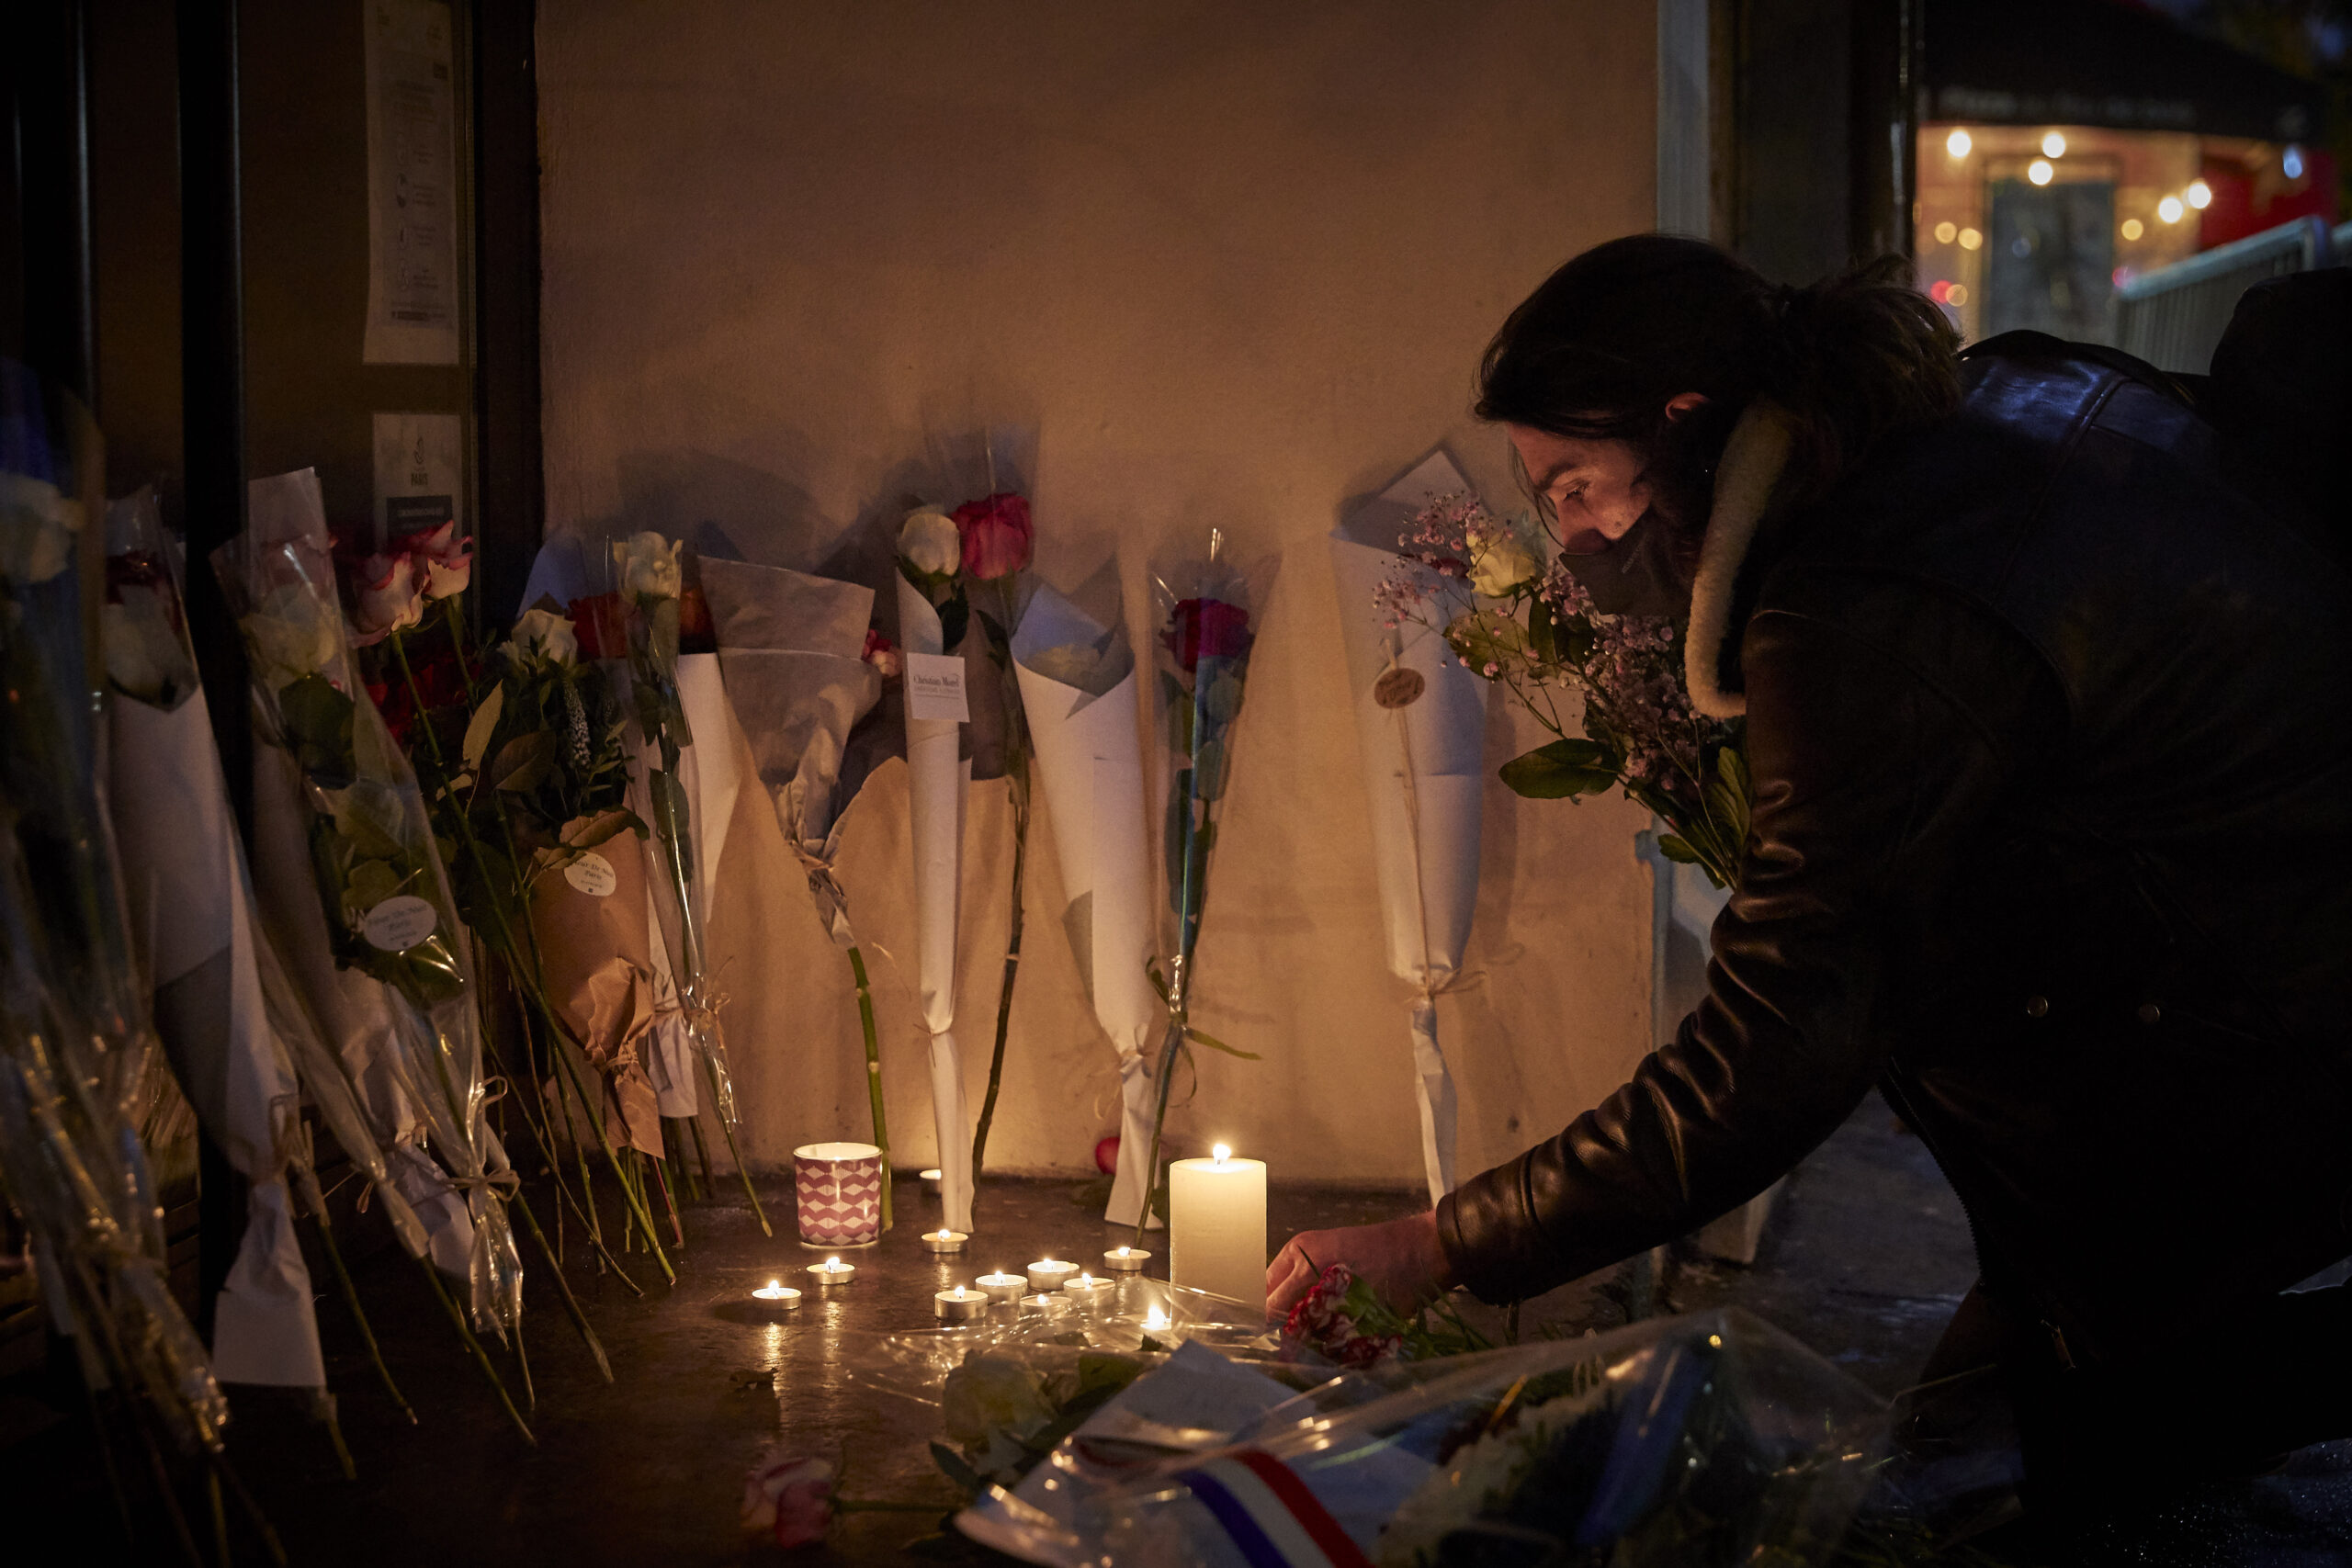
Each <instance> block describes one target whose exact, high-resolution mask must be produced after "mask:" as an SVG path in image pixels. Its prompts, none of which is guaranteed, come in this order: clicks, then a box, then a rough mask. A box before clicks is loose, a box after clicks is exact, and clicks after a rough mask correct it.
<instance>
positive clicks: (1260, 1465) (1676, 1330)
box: [1079, 1309, 1884, 1568]
mask: <svg viewBox="0 0 2352 1568" xmlns="http://www.w3.org/2000/svg"><path fill="white" fill-rule="evenodd" d="M1430 1365H1431V1366H1432V1368H1433V1369H1436V1371H1435V1375H1433V1376H1431V1377H1430V1379H1429V1381H1427V1382H1422V1383H1420V1384H1419V1386H1415V1387H1410V1388H1408V1389H1405V1390H1403V1391H1401V1392H1398V1393H1392V1394H1388V1395H1386V1396H1385V1397H1382V1398H1379V1399H1375V1400H1373V1401H1372V1402H1370V1403H1368V1404H1363V1405H1360V1406H1358V1407H1356V1408H1354V1409H1351V1410H1344V1411H1342V1412H1340V1413H1339V1414H1337V1415H1333V1416H1322V1417H1317V1418H1315V1419H1312V1420H1307V1421H1303V1422H1298V1423H1295V1424H1293V1425H1291V1426H1289V1427H1284V1428H1281V1429H1261V1431H1259V1432H1258V1433H1255V1434H1253V1435H1252V1436H1251V1437H1250V1438H1248V1439H1246V1440H1245V1441H1244V1442H1242V1443H1240V1444H1238V1445H1237V1446H1235V1447H1233V1448H1230V1449H1227V1450H1223V1451H1222V1452H1219V1453H1216V1454H1213V1455H1208V1456H1204V1457H1200V1458H1188V1459H1183V1460H1177V1461H1169V1462H1168V1463H1166V1464H1163V1465H1161V1466H1159V1468H1158V1469H1156V1470H1155V1471H1154V1472H1151V1473H1150V1474H1148V1475H1144V1476H1138V1477H1136V1479H1134V1480H1132V1481H1130V1482H1128V1483H1125V1485H1123V1486H1122V1487H1121V1488H1120V1489H1119V1491H1118V1492H1117V1494H1116V1495H1114V1496H1111V1497H1108V1498H1105V1499H1103V1501H1102V1502H1101V1503H1100V1504H1099V1505H1098V1506H1096V1507H1095V1508H1094V1509H1092V1510H1091V1512H1090V1517H1088V1518H1087V1519H1085V1520H1083V1521H1081V1525H1080V1532H1079V1533H1080V1535H1081V1537H1082V1538H1083V1539H1084V1540H1085V1541H1086V1544H1087V1546H1088V1549H1089V1550H1090V1551H1091V1553H1093V1554H1094V1555H1095V1556H1096V1557H1097V1558H1098V1559H1099V1560H1101V1561H1107V1562H1117V1563H1120V1564H1122V1565H1125V1564H1128V1563H1136V1564H1150V1565H1155V1568H1159V1565H1166V1568H1176V1565H1180V1564H1181V1565H1185V1568H1193V1565H1201V1568H1205V1565H1210V1564H1217V1565H1223V1564H1238V1563H1251V1564H1262V1563H1305V1562H1327V1561H1368V1562H1374V1563H1377V1564H1380V1565H1381V1568H1422V1565H1430V1564H1437V1563H1441V1562H1460V1561H1508V1562H1537V1561H1544V1562H1607V1563H1609V1564H1611V1568H1669V1565H1671V1568H1706V1565H1711V1564H1723V1565H1724V1568H1730V1565H1732V1564H1740V1563H1751V1562H1778V1561H1786V1562H1813V1561H1818V1560H1820V1558H1821V1556H1822V1555H1823V1554H1825V1553H1826V1551H1829V1550H1830V1549H1831V1548H1832V1547H1833V1546H1834V1545H1835V1544H1836V1542H1837V1540H1838V1538H1839V1536H1840V1535H1841V1533H1842V1532H1843V1530H1844V1529H1845V1526H1846V1524H1847V1522H1848V1520H1849V1518H1850V1517H1852V1514H1853V1510H1854V1507H1855V1505H1856V1503H1857V1502H1858V1500H1859V1499H1860V1496H1861V1495H1862V1493H1863V1490H1864V1488H1865V1487H1866V1485H1867V1483H1868V1481H1869V1470H1870V1465H1871V1462H1872V1461H1873V1459H1874V1458H1875V1455H1876V1451H1877V1445H1878V1442H1879V1439H1880V1437H1881V1435H1882V1434H1883V1427H1884V1406H1883V1403H1882V1402H1881V1401H1880V1400H1879V1399H1878V1398H1877V1396H1876V1395H1874V1394H1872V1393H1870V1392H1869V1391H1868V1390H1867V1389H1864V1388H1862V1387H1861V1386H1860V1384H1858V1383H1856V1382H1853V1381H1852V1380H1851V1379H1850V1378H1849V1377H1847V1376H1846V1374H1844V1373H1843V1372H1841V1371H1838V1369H1837V1368H1835V1367H1833V1366H1831V1365H1830V1364H1829V1363H1828V1362H1826V1361H1824V1360H1822V1359H1820V1358H1819V1357H1818V1356H1815V1354H1814V1353H1813V1352H1812V1351H1810V1350H1808V1349H1806V1348H1804V1346H1802V1345H1800V1344H1798V1343H1797V1342H1796V1341H1795V1340H1793V1339H1791V1338H1790V1337H1787V1336H1786V1335H1784V1334H1781V1332H1780V1331H1779V1330H1777V1329H1775V1328H1773V1327H1771V1326H1770V1325H1769V1324H1766V1323H1764V1322H1762V1321H1761V1320H1759V1319H1757V1318H1755V1317H1752V1316H1749V1315H1748V1314H1745V1313H1743V1312H1740V1311H1738V1310H1736V1309H1733V1310H1729V1311H1724V1312H1713V1313H1702V1314H1692V1315H1690V1316H1685V1317H1674V1318H1657V1319H1652V1320H1649V1321H1647V1322H1644V1323H1638V1324H1634V1325H1630V1326H1628V1327H1625V1328H1622V1329H1619V1330H1617V1331H1616V1332H1614V1333H1611V1334H1607V1335H1602V1336H1599V1337H1592V1338H1587V1339H1568V1340H1555V1341H1550V1342H1547V1343H1544V1344H1541V1345H1532V1346H1521V1347H1517V1348H1512V1349H1510V1350H1500V1351H1494V1352H1490V1353H1487V1354H1485V1355H1480V1356H1476V1357H1468V1358H1464V1359H1462V1361H1460V1362H1459V1363H1449V1362H1437V1363H1431V1364H1430ZM1316 1551H1322V1552H1324V1553H1325V1555H1324V1556H1320V1557H1318V1556H1316V1555H1314V1552H1316ZM1498 1553H1500V1554H1503V1555H1500V1556H1498V1555H1496V1554H1498Z"/></svg>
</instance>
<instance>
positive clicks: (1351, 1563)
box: [1178, 1449, 1372, 1568]
mask: <svg viewBox="0 0 2352 1568" xmlns="http://www.w3.org/2000/svg"><path fill="white" fill-rule="evenodd" d="M1178 1479H1179V1480H1181V1481H1182V1482H1183V1483H1184V1484H1185V1485H1186V1486H1188V1487H1190V1488H1191V1489H1192V1493H1193V1496H1195V1497H1197V1498H1199V1499H1200V1501H1201V1503H1202V1506H1204V1507H1206V1508H1207V1509H1208V1511H1209V1512H1210V1513H1211V1514H1213V1515H1215V1516H1216V1522H1217V1524H1218V1526H1219V1527H1220V1528H1222V1529H1224V1531H1225V1533H1226V1535H1227V1538H1228V1539H1230V1540H1232V1542H1233V1544H1234V1545H1235V1547H1237V1548H1238V1549H1239V1551H1240V1552H1241V1555H1242V1556H1243V1557H1244V1558H1245V1559H1247V1560H1248V1561H1249V1562H1250V1568H1372V1560H1371V1559H1370V1558H1368V1557H1366V1556H1365V1555H1364V1554H1363V1548H1362V1547H1359V1546H1358V1545H1356V1543H1355V1542H1354V1541H1353V1540H1350V1539H1349V1537H1348V1532H1347V1531H1346V1530H1344V1529H1340V1521H1339V1520H1337V1519H1335V1518H1333V1517H1331V1514H1330V1510H1329V1509H1328V1508H1326V1507H1324V1506H1323V1505H1322V1504H1321V1503H1319V1502H1317V1501H1316V1498H1315V1494H1314V1493H1312V1492H1309V1491H1308V1490H1307V1489H1306V1483H1304V1482H1302V1481H1301V1480H1299V1478H1298V1477H1297V1476H1296V1475H1295V1474H1293V1473H1292V1472H1291V1469H1290V1467H1289V1466H1288V1465H1286V1464H1284V1463H1283V1461H1280V1460H1278V1459H1276V1458H1274V1456H1273V1455H1272V1454H1270V1453H1266V1452H1264V1451H1263V1450H1259V1449H1237V1450H1234V1451H1233V1452H1231V1453H1228V1454H1227V1455H1225V1456H1224V1457H1222V1458H1219V1459H1214V1460H1211V1461H1209V1462H1208V1463H1206V1464H1204V1465H1203V1466H1201V1468H1200V1469H1198V1470H1189V1471H1186V1472H1184V1473H1183V1474H1182V1476H1180V1477H1178Z"/></svg>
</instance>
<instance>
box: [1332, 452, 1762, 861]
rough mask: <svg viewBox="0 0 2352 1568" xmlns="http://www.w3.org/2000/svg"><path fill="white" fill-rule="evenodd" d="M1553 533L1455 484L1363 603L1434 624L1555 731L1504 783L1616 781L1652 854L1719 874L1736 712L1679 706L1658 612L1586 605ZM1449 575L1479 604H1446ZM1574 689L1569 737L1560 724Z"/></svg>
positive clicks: (1727, 826)
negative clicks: (1642, 817) (1660, 821)
mask: <svg viewBox="0 0 2352 1568" xmlns="http://www.w3.org/2000/svg"><path fill="white" fill-rule="evenodd" d="M1557 545H1558V541H1557V540H1555V539H1550V538H1549V537H1548V536H1547V535H1546V534H1545V533H1544V531H1543V530H1542V529H1540V528H1539V527H1538V526H1537V525H1536V524H1535V522H1534V521H1533V519H1532V517H1530V516H1528V515H1524V514H1522V515H1521V517H1519V518H1517V519H1515V520H1513V521H1511V522H1508V523H1506V522H1502V521H1500V520H1498V519H1497V518H1496V517H1494V516H1493V515H1492V514H1491V513H1488V512H1487V509H1486V507H1485V506H1484V505H1483V504H1482V503H1481V502H1479V500H1478V498H1477V497H1476V496H1475V495H1473V494H1471V493H1470V492H1468V491H1458V492H1455V493H1452V494H1448V495H1443V496H1440V497H1437V498H1436V499H1434V500H1432V501H1431V502H1430V503H1429V504H1428V505H1426V506H1424V507H1423V508H1422V509H1421V510H1420V511H1419V513H1417V514H1416V515H1415V516H1414V518H1413V521H1412V523H1411V525H1409V526H1408V528H1407V530H1406V532H1405V534H1404V535H1403V536H1402V538H1401V539H1400V540H1399V548H1400V554H1401V555H1402V556H1403V557H1404V560H1403V561H1402V562H1401V563H1400V565H1399V568H1398V570H1397V571H1395V572H1394V573H1393V574H1392V575H1391V576H1390V577H1389V578H1388V580H1387V581H1385V583H1383V584H1382V586H1381V587H1380V589H1379V590H1378V592H1377V594H1376V598H1375V603H1376V604H1378V606H1379V608H1380V609H1381V611H1382V612H1383V614H1384V615H1385V616H1386V617H1387V619H1388V621H1389V623H1390V624H1391V625H1396V626H1401V625H1403V624H1405V623H1407V622H1417V623H1419V624H1420V625H1422V626H1430V627H1432V628H1434V629H1437V630H1440V631H1442V633H1443V634H1444V636H1445V640H1446V642H1447V643H1448V644H1449V645H1450V646H1451V647H1452V648H1453V651H1454V653H1455V655H1456V656H1457V657H1458V658H1460V659H1461V660H1462V661H1463V663H1464V664H1465V665H1467V666H1468V667H1469V668H1470V669H1471V670H1473V671H1476V672H1477V673H1478V674H1480V675H1482V676H1484V677H1485V678H1486V679H1487V680H1489V681H1493V682H1498V683H1499V684H1501V685H1503V686H1504V687H1506V688H1508V689H1509V691H1510V694H1511V695H1512V696H1513V697H1514V698H1515V699H1517V700H1518V702H1519V704H1520V705H1521V706H1522V707H1524V708H1525V709H1526V710H1527V711H1528V712H1529V713H1530V714H1532V715H1533V716H1534V717H1535V719H1536V721H1537V722H1538V723H1540V724H1542V725H1543V726H1544V728H1546V729H1548V730H1550V731H1551V732H1552V734H1553V735H1554V736H1555V738H1556V739H1553V740H1552V741H1550V742H1549V743H1547V744H1545V745H1544V746H1541V747H1538V748H1537V749H1536V750H1532V751H1530V752H1528V753H1527V754H1526V755H1525V756H1522V757H1519V758H1516V759H1514V760H1513V761H1510V762H1507V763H1505V764H1504V766H1503V770H1502V780H1503V783H1505V784H1509V785H1510V787H1511V788H1512V789H1513V790H1515V791H1516V792H1518V793H1519V794H1521V795H1526V796H1528V797H1530V798H1532V799H1537V800H1557V799H1562V798H1566V799H1571V800H1573V799H1575V798H1577V797H1578V796H1580V795H1595V794H1599V793H1600V792H1602V791H1604V790H1608V789H1611V788H1617V789H1622V790H1623V791H1624V793H1625V795H1626V797H1627V798H1628V799H1630V800H1633V801H1634V802H1635V803H1637V804H1639V805H1641V806H1643V807H1646V808H1647V809H1648V810H1650V811H1652V812H1654V813H1655V814H1657V816H1658V817H1660V818H1664V819H1665V821H1666V822H1667V823H1668V825H1669V826H1671V827H1672V828H1673V829H1674V830H1673V831H1672V832H1670V833H1665V834H1661V835H1659V838H1658V849H1659V851H1660V852H1662V853H1663V854H1665V856H1666V857H1667V858H1668V860H1672V861H1678V862H1681V863H1685V864H1691V865H1697V866H1699V867H1700V868H1701V869H1702V870H1703V871H1705V872H1706V874H1707V875H1708V876H1709V877H1710V878H1711V879H1713V882H1714V884H1715V886H1718V887H1728V886H1731V885H1732V884H1733V883H1734V882H1735V881H1736V880H1737V878H1738V874H1739V856H1740V848H1741V845H1742V844H1743V843H1744V842H1745V841H1746V840H1747V813H1748V783H1747V760H1746V755H1745V751H1744V744H1743V741H1744V737H1743V733H1742V728H1741V726H1740V724H1739V723H1738V722H1737V721H1736V720H1735V721H1732V722H1728V723H1726V722H1724V721H1721V720H1717V719H1712V718H1708V717H1706V716H1703V715H1702V714H1700V713H1699V712H1698V711H1697V710H1696V709H1694V708H1693V707H1692V706H1691V693H1690V689H1689V687H1688V685H1687V684H1686V683H1685V682H1684V678H1683V634H1682V632H1681V631H1680V630H1679V628H1678V627H1677V626H1675V624H1674V623H1673V622H1672V621H1670V620H1666V619H1663V618H1658V617H1652V616H1644V615H1601V614H1600V613H1599V612H1597V611H1595V610H1594V609H1593V607H1592V600H1591V598H1590V596H1589V594H1587V593H1586V592H1585V590H1584V587H1583V585H1582V584H1580V583H1579V582H1577V579H1576V576H1575V574H1574V573H1573V572H1571V571H1570V570H1568V568H1567V567H1566V564H1565V563H1564V562H1563V561H1561V560H1560V559H1559V558H1558V556H1557V554H1556V550H1557ZM1547 556H1548V557H1549V559H1548V560H1547ZM1453 581H1466V582H1467V583H1468V585H1469V586H1470V588H1471V589H1473V590H1474V591H1475V592H1476V593H1477V595H1478V596H1479V599H1480V600H1481V601H1482V602H1481V603H1479V604H1476V605H1474V606H1472V607H1469V608H1461V607H1459V606H1458V605H1457V604H1455V603H1454V602H1453V601H1452V600H1450V599H1449V598H1448V596H1447V588H1448V586H1449V585H1450V583H1452V582H1453ZM1576 700H1580V707H1579V708H1578V709H1577V713H1576V715H1575V718H1576V722H1577V725H1578V728H1580V729H1581V730H1582V732H1583V733H1582V734H1581V735H1571V734H1569V733H1568V729H1567V726H1568V723H1569V722H1570V712H1569V708H1570V705H1571V702H1572V701H1576Z"/></svg>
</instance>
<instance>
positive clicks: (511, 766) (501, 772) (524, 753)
mask: <svg viewBox="0 0 2352 1568" xmlns="http://www.w3.org/2000/svg"><path fill="white" fill-rule="evenodd" d="M555 759H556V739H555V732H554V731H552V730H547V729H535V730H533V731H531V733H530V734H528V735H518V736H516V737H515V739H512V740H509V741H508V742H507V743H506V744H505V745H503V746H501V747H500V748H499V749H498V757H497V760H496V761H492V763H491V764H490V787H491V788H492V789H503V790H512V791H515V792H521V791H524V790H533V789H537V788H538V787H539V785H541V784H545V783H546V782H547V776H548V773H550V772H551V771H553V769H554V767H555Z"/></svg>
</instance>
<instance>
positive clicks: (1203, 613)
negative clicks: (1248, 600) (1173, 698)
mask: <svg viewBox="0 0 2352 1568" xmlns="http://www.w3.org/2000/svg"><path fill="white" fill-rule="evenodd" d="M1160 640H1162V641H1163V642H1165V643H1167V645H1168V650H1169V651H1170V653H1173V654H1174V655H1175V656H1176V662H1177V663H1178V664H1180V665H1182V667H1183V670H1184V673H1186V674H1187V675H1190V674H1192V673H1193V671H1195V670H1197V669H1198V668H1199V667H1200V662H1201V660H1204V659H1241V658H1245V657H1247V656H1248V654H1249V652H1250V644H1251V643H1253V642H1255V641H1257V637H1255V636H1254V635H1253V634H1252V633H1251V632H1250V612H1249V611H1247V610H1245V609H1243V608H1242V607H1241V606H1240V605H1238V604H1227V603H1226V602H1225V601H1224V600H1222V599H1187V600H1185V601H1184V602H1183V603H1182V604H1179V605H1177V606H1176V613H1175V614H1174V615H1170V617H1169V619H1168V630H1167V631H1166V632H1164V633H1162V634H1161V637H1160Z"/></svg>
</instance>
